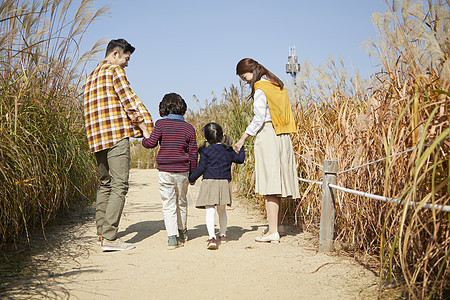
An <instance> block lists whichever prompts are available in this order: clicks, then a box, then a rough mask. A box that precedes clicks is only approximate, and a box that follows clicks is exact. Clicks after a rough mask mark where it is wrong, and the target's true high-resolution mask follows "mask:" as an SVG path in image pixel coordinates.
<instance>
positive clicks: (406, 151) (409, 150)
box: [338, 147, 417, 175]
mask: <svg viewBox="0 0 450 300" xmlns="http://www.w3.org/2000/svg"><path fill="white" fill-rule="evenodd" d="M416 148H417V147H414V148H411V149H408V150H405V151H402V152H399V153H395V154H392V155H391V156H389V157H383V158H380V159H377V160H375V161H372V162H369V163H366V164H363V165H360V166H357V167H354V168H351V169H348V170H345V171H341V172H339V173H338V175H339V174H342V173H346V172H349V171H353V170H356V169H359V168H362V167H365V166H368V165H371V164H374V163H377V162H380V161H383V160H386V159H388V158H392V157H394V156H398V155H402V154H404V153H408V152H411V151H413V150H414V149H416Z"/></svg>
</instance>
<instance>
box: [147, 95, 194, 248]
mask: <svg viewBox="0 0 450 300" xmlns="http://www.w3.org/2000/svg"><path fill="white" fill-rule="evenodd" d="M186 109H187V105H186V102H185V101H184V100H183V98H181V96H180V95H178V94H175V93H170V94H166V95H165V96H164V98H163V100H162V101H161V102H160V103H159V114H160V116H161V117H162V119H159V120H158V121H156V123H155V128H154V130H153V131H152V133H151V135H150V137H149V138H144V139H143V140H142V145H143V146H144V147H145V148H155V147H156V146H157V145H158V144H159V145H160V148H159V152H158V156H157V157H156V164H157V169H158V183H159V192H160V194H161V200H162V204H163V215H164V225H165V227H166V232H167V236H168V238H169V241H168V249H170V250H171V249H175V248H178V247H181V246H183V243H184V242H185V241H186V240H187V228H186V218H187V198H186V194H187V189H188V185H189V174H190V173H191V172H192V171H194V170H195V168H196V167H197V156H198V152H197V141H196V137H195V129H194V127H193V126H192V125H191V124H189V123H187V122H185V121H184V117H183V115H184V114H185V113H186ZM177 234H178V238H177Z"/></svg>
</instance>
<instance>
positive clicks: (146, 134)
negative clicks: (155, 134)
mask: <svg viewBox="0 0 450 300" xmlns="http://www.w3.org/2000/svg"><path fill="white" fill-rule="evenodd" d="M137 127H139V129H141V130H142V134H143V135H144V138H146V139H148V138H149V137H150V131H148V128H147V125H146V124H145V122H140V123H138V124H137Z"/></svg>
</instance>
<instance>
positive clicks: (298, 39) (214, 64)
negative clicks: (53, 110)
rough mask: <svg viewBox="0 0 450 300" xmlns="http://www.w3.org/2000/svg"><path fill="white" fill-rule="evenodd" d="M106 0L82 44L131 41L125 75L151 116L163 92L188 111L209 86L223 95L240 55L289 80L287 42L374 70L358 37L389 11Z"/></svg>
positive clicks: (350, 1) (314, 56)
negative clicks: (108, 7)
mask: <svg viewBox="0 0 450 300" xmlns="http://www.w3.org/2000/svg"><path fill="white" fill-rule="evenodd" d="M108 4H109V5H111V10H110V13H109V15H108V16H104V17H102V18H101V19H99V20H97V21H96V22H95V23H93V24H92V25H91V26H90V27H89V29H88V32H87V34H86V36H85V38H84V39H83V43H82V44H81V50H82V51H83V50H84V51H87V50H88V49H89V48H90V47H91V46H92V45H93V44H94V43H95V42H96V41H97V40H99V39H101V38H104V39H106V40H107V41H109V40H111V39H116V38H125V39H126V40H128V42H130V43H131V44H132V45H133V46H135V47H136V51H135V53H134V54H133V55H132V57H131V61H130V64H129V67H128V68H126V73H127V77H128V80H129V81H130V83H131V87H132V88H133V90H134V91H135V92H136V94H137V95H138V96H139V98H140V99H141V100H142V101H143V103H144V104H145V106H146V107H147V108H148V109H149V111H150V113H151V114H152V116H153V118H154V120H157V119H158V118H159V114H158V104H159V102H160V101H161V99H162V97H163V96H164V95H165V94H166V93H170V92H176V93H178V94H180V95H181V96H182V97H183V98H184V99H185V100H186V102H187V104H188V107H189V108H190V109H193V110H195V109H197V106H196V104H194V103H193V101H192V98H193V95H196V97H197V98H198V99H199V100H200V102H201V103H203V102H204V101H205V100H206V99H208V100H211V97H212V92H214V94H215V96H216V97H217V98H218V99H220V98H221V95H222V93H223V90H224V88H228V87H230V85H231V84H234V85H238V84H239V78H238V77H237V76H236V75H235V73H236V71H235V70H236V64H237V62H238V61H239V60H240V59H241V58H244V57H252V58H254V59H256V60H257V61H258V62H259V63H261V64H263V65H264V66H265V67H267V68H268V69H269V70H271V71H272V72H273V73H275V74H276V75H277V76H278V77H280V79H282V80H289V77H288V76H287V75H286V73H285V65H286V63H287V57H288V55H289V47H290V46H295V47H296V55H297V56H298V59H299V62H300V63H303V62H304V61H305V60H309V61H310V62H311V63H312V64H314V65H319V64H320V63H322V62H325V61H327V59H328V57H329V56H333V57H335V58H340V57H342V58H343V59H344V61H345V63H346V66H347V68H348V69H349V71H351V70H352V69H353V70H356V69H358V70H359V72H360V74H361V75H362V76H367V75H370V74H373V73H374V72H375V71H376V70H377V69H378V67H377V66H376V65H377V62H376V61H373V59H372V60H371V59H370V58H369V55H368V54H366V52H365V49H364V47H363V46H362V43H363V41H364V40H366V39H371V40H376V31H375V28H374V26H373V24H372V21H371V17H372V14H373V13H374V12H376V11H378V12H384V11H385V10H386V4H385V1H384V0H340V1H336V0H322V1H310V0H278V1H273V0H272V1H267V0H258V1H254V0H249V1H242V0H241V1H235V0H228V1H216V0H209V1H195V0H192V1H152V0H150V1H145V0H130V1H117V0H112V1H106V0H97V1H96V4H95V5H96V7H101V6H104V5H108ZM103 55H104V53H102V54H101V55H99V56H98V60H99V61H100V60H102V59H103ZM94 66H95V64H91V65H89V67H88V70H87V71H88V72H90V69H92V68H93V67H94Z"/></svg>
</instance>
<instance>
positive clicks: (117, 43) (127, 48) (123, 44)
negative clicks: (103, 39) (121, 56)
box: [105, 39, 136, 57]
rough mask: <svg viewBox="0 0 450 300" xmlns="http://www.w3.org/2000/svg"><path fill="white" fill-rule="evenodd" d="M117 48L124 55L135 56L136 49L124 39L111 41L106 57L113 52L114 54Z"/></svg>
mask: <svg viewBox="0 0 450 300" xmlns="http://www.w3.org/2000/svg"><path fill="white" fill-rule="evenodd" d="M116 48H120V50H122V52H123V53H125V52H130V54H133V52H134V50H135V49H136V48H134V47H133V46H131V45H130V43H128V42H127V41H126V40H124V39H117V40H111V41H110V42H109V43H108V46H107V47H106V55H105V57H106V56H108V55H109V54H110V53H111V52H113V51H114V50H115V49H116Z"/></svg>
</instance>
